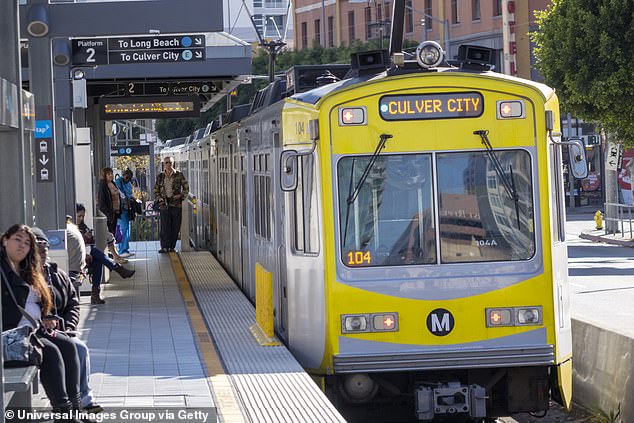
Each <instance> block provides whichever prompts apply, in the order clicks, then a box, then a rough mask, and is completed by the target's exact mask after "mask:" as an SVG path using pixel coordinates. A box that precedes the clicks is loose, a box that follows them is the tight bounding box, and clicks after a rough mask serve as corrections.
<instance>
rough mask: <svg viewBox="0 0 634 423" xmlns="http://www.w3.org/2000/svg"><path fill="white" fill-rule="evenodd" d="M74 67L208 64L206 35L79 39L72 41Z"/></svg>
mask: <svg viewBox="0 0 634 423" xmlns="http://www.w3.org/2000/svg"><path fill="white" fill-rule="evenodd" d="M72 45H73V65H108V64H125V63H161V62H195V61H202V60H205V35H203V34H190V35H157V36H154V37H147V36H143V37H117V38H80V39H74V40H72Z"/></svg>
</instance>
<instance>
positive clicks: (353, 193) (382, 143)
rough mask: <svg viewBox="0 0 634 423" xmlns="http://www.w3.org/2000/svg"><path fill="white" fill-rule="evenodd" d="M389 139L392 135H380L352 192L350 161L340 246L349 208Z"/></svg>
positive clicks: (346, 230)
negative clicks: (344, 220) (344, 221)
mask: <svg viewBox="0 0 634 423" xmlns="http://www.w3.org/2000/svg"><path fill="white" fill-rule="evenodd" d="M390 138H392V135H390V134H381V138H380V139H379V143H378V144H377V145H376V148H375V149H374V153H372V157H370V161H369V162H368V164H367V165H366V166H365V169H363V173H362V174H361V177H360V178H359V182H357V185H356V186H355V187H354V190H353V189H352V178H353V175H354V159H353V160H352V169H351V170H350V187H349V188H348V199H347V200H346V203H347V206H346V225H345V227H344V232H343V243H342V244H341V245H342V246H344V245H346V238H347V237H348V218H349V217H350V206H351V205H352V204H354V202H355V201H356V200H357V197H358V196H359V192H361V188H363V184H364V183H365V180H366V179H368V175H369V174H370V171H371V170H372V167H373V166H374V163H375V162H376V159H377V158H378V157H379V154H381V150H383V148H385V143H386V142H387V140H389V139H390Z"/></svg>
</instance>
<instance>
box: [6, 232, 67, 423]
mask: <svg viewBox="0 0 634 423" xmlns="http://www.w3.org/2000/svg"><path fill="white" fill-rule="evenodd" d="M35 244H36V240H35V236H34V235H33V233H32V232H31V229H30V228H29V227H28V226H25V225H18V224H16V225H13V226H11V227H10V228H9V229H8V230H7V231H6V232H5V233H4V234H3V235H2V237H0V267H1V268H2V272H1V273H2V276H0V277H2V279H3V280H2V328H3V329H4V330H7V329H13V328H15V327H18V326H24V325H30V323H29V321H28V320H27V319H26V318H25V317H24V316H23V315H22V313H21V311H20V309H19V308H18V307H17V305H18V304H19V305H20V306H21V307H22V308H24V309H25V310H26V312H27V313H28V314H29V315H31V317H32V318H33V320H35V321H40V322H41V325H42V327H43V328H44V329H43V330H39V331H38V338H39V339H40V341H41V343H42V345H43V348H42V355H43V358H42V364H41V365H40V380H41V382H42V386H43V387H44V391H45V392H46V395H47V396H48V399H49V400H50V402H51V405H52V406H53V409H54V410H55V411H58V412H68V411H70V410H71V409H73V408H74V409H79V359H78V356H77V349H76V348H75V345H74V344H73V342H72V341H71V340H70V339H69V338H68V337H67V336H66V335H64V334H63V333H61V332H58V331H55V330H53V329H52V328H53V327H55V325H56V324H57V321H56V320H54V319H47V317H49V314H50V312H51V308H52V305H53V301H52V297H51V292H50V290H49V288H48V284H47V283H46V281H45V280H44V277H43V275H42V270H41V264H40V258H39V254H38V250H37V248H36V246H35ZM7 285H8V286H9V287H10V289H11V291H12V292H13V294H14V295H15V299H16V301H17V303H18V304H16V301H14V300H13V298H12V297H11V294H10V292H9V287H8V286H7ZM55 421H56V422H58V421H59V422H62V421H63V422H72V423H77V422H80V420H76V419H65V420H55Z"/></svg>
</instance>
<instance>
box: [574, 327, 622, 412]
mask: <svg viewBox="0 0 634 423" xmlns="http://www.w3.org/2000/svg"><path fill="white" fill-rule="evenodd" d="M572 343H573V345H572V351H573V372H572V374H573V381H572V383H573V389H572V392H573V400H574V401H575V403H577V404H581V405H582V406H583V407H585V408H588V409H590V410H593V411H598V410H602V411H604V412H605V413H608V414H609V413H610V412H614V413H615V412H616V411H617V409H618V407H619V404H620V407H621V415H620V419H621V421H622V422H634V402H632V398H634V377H633V375H634V358H633V357H632V351H634V339H632V338H628V337H627V336H624V335H621V334H618V333H616V332H612V331H609V330H606V329H603V328H600V327H597V326H595V325H593V324H592V323H588V322H584V321H581V320H578V319H572Z"/></svg>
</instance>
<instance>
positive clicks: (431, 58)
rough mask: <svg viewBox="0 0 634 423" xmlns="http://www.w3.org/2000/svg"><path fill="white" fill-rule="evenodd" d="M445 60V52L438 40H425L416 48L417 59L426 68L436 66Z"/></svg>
mask: <svg viewBox="0 0 634 423" xmlns="http://www.w3.org/2000/svg"><path fill="white" fill-rule="evenodd" d="M443 60H445V52H444V51H443V50H442V47H440V44H438V43H437V42H436V41H424V42H422V43H420V44H419V45H418V47H417V48H416V61H417V62H418V64H419V65H420V66H421V67H423V68H425V69H429V68H435V67H436V66H439V65H440V64H441V63H442V62H443Z"/></svg>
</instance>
